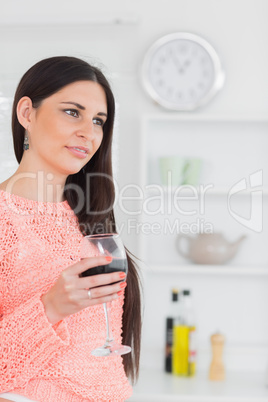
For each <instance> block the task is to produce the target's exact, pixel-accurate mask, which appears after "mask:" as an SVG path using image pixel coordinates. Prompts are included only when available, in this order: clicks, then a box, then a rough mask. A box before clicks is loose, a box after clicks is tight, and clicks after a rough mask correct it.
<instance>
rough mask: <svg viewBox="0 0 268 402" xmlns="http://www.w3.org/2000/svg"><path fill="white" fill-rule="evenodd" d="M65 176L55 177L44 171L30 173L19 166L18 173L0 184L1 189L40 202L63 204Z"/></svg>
mask: <svg viewBox="0 0 268 402" xmlns="http://www.w3.org/2000/svg"><path fill="white" fill-rule="evenodd" d="M65 181H66V177H65V176H60V175H58V176H55V175H54V174H53V173H51V172H46V171H44V170H37V169H35V170H34V171H30V170H29V169H24V167H23V166H21V165H20V166H19V167H18V169H17V171H16V172H15V173H14V174H13V175H12V176H11V177H9V178H8V179H7V180H6V181H4V182H3V183H1V184H0V189H1V190H4V191H7V192H8V193H11V194H15V195H18V196H20V197H24V198H27V199H30V200H33V201H39V202H61V201H63V192H64V185H65Z"/></svg>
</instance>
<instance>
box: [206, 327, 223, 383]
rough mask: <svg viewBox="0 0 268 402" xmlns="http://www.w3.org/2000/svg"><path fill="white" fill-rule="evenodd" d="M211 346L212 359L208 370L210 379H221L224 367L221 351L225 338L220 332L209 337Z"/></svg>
mask: <svg viewBox="0 0 268 402" xmlns="http://www.w3.org/2000/svg"><path fill="white" fill-rule="evenodd" d="M210 340H211V347H212V361H211V364H210V370H209V379H210V380H211V381H223V380H224V379H225V369H224V365H223V361H222V353H223V346H224V341H225V338H224V336H223V335H222V334H220V333H216V334H213V335H212V336H211V338H210Z"/></svg>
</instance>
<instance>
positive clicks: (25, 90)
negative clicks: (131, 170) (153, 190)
mask: <svg viewBox="0 0 268 402" xmlns="http://www.w3.org/2000/svg"><path fill="white" fill-rule="evenodd" d="M82 80H86V81H93V82H97V83H99V84H100V85H101V86H102V88H103V89H104V91H105V94H106V100H107V109H108V118H107V121H106V122H105V124H104V127H103V140H102V143H101V146H100V147H99V149H98V151H97V152H96V153H95V154H94V156H93V157H92V158H91V160H90V161H89V162H88V163H87V164H86V165H85V166H84V168H83V169H81V170H80V171H79V172H78V173H76V174H72V175H69V176H68V177H67V180H66V183H65V189H64V198H65V199H66V200H67V201H68V203H69V205H70V206H71V208H72V209H73V210H74V212H75V214H76V216H77V218H78V222H79V226H80V230H81V232H82V233H83V234H84V235H86V234H93V233H104V232H106V233H107V232H115V231H116V224H115V218H114V213H113V203H114V199H115V190H114V184H113V180H112V157H111V148H112V134H113V125H114V115H115V101H114V96H113V93H112V90H111V88H110V85H109V83H108V81H107V79H106V78H105V76H104V75H103V73H102V72H101V71H100V70H99V69H98V68H96V67H95V66H92V65H90V64H88V63H87V62H86V61H84V60H81V59H78V58H76V57H68V56H59V57H50V58H47V59H44V60H41V61H39V62H38V63H36V64H35V65H34V66H32V67H31V68H30V69H29V70H28V71H27V72H26V73H25V74H24V75H23V77H22V78H21V80H20V82H19V85H18V87H17V90H16V93H15V97H14V103H13V110H12V132H13V143H14V150H15V155H16V158H17V161H18V162H19V163H20V161H21V159H22V155H23V142H24V136H25V129H24V127H23V126H22V125H21V124H20V123H19V121H18V118H17V112H16V109H17V104H18V102H19V100H20V99H21V98H22V97H23V96H28V97H29V98H30V99H31V100H32V104H33V107H34V108H38V107H39V106H40V105H41V103H42V101H43V100H44V99H46V98H48V97H49V96H51V95H53V94H54V93H56V92H57V91H59V90H60V89H61V88H63V87H64V86H66V85H68V84H71V83H73V82H76V81H82ZM77 189H79V191H77ZM81 196H82V197H81ZM81 198H82V199H83V200H84V201H85V202H84V201H83V202H82V203H81ZM127 258H128V268H129V269H128V276H127V282H128V286H127V288H126V291H125V302H124V312H123V342H124V343H125V344H127V345H131V346H132V348H133V353H131V354H130V353H129V354H127V355H124V356H123V362H124V368H125V372H126V374H127V376H129V377H130V378H131V379H132V380H133V381H134V380H135V379H137V376H138V371H139V356H140V337H141V307H140V304H141V301H140V281H139V275H138V269H137V266H136V264H135V263H134V261H133V259H132V258H131V257H130V255H129V252H128V251H127Z"/></svg>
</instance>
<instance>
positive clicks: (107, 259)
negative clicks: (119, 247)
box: [105, 255, 113, 262]
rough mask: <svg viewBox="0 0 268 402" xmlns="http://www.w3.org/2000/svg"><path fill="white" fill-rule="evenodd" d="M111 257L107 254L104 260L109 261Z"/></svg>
mask: <svg viewBox="0 0 268 402" xmlns="http://www.w3.org/2000/svg"><path fill="white" fill-rule="evenodd" d="M112 259H113V257H110V256H109V255H107V256H106V257H105V260H106V261H109V262H111V261H112Z"/></svg>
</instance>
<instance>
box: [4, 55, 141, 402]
mask: <svg viewBox="0 0 268 402" xmlns="http://www.w3.org/2000/svg"><path fill="white" fill-rule="evenodd" d="M114 105H115V103H114V97H113V94H112V91H111V88H110V86H109V84H108V82H107V80H106V78H105V77H104V75H103V74H102V72H101V71H100V70H99V69H97V68H96V67H94V66H91V65H89V64H88V63H87V62H85V61H83V60H80V59H78V58H74V57H51V58H48V59H45V60H41V61H40V62H38V63H37V64H35V65H34V66H33V67H31V68H30V69H29V70H28V71H27V72H26V73H25V74H24V76H23V77H22V79H21V81H20V83H19V85H18V87H17V90H16V94H15V98H14V104H13V115H12V131H13V141H14V149H15V155H16V158H17V160H18V162H19V166H18V169H17V171H16V172H15V173H14V174H13V175H12V176H11V177H9V178H8V179H7V180H6V181H5V182H3V183H1V185H0V215H1V226H0V240H1V251H0V401H4V400H8V401H10V400H13V401H37V402H52V401H53V402H68V401H72V402H80V401H94V402H96V401H113V402H115V401H124V400H126V399H128V398H129V397H130V395H131V393H132V390H131V385H130V383H129V379H131V380H134V379H135V378H137V375H138V368H139V352H140V330H141V317H140V290H139V289H140V288H139V277H138V273H137V269H136V266H135V264H134V263H133V261H132V260H131V258H130V257H129V255H128V276H127V281H126V283H127V286H126V288H125V289H124V288H122V283H121V284H120V282H118V281H122V278H121V276H120V274H119V273H110V274H104V275H96V276H90V277H85V278H82V277H81V276H80V274H81V273H82V272H83V271H85V270H86V269H88V268H91V267H94V266H98V265H103V264H107V263H108V262H107V261H106V259H105V257H101V256H99V257H91V258H87V259H84V260H81V261H80V244H81V240H82V238H83V235H86V234H94V233H100V232H102V233H107V232H116V224H115V219H114V213H113V203H114V198H115V194H114V185H113V181H112V163H111V144H112V133H113V123H114V113H115V106H114ZM89 289H90V292H89V291H88V290H89ZM110 301H112V303H111V306H112V307H111V308H112V311H111V317H112V323H111V326H112V332H113V335H114V337H115V338H116V339H117V340H118V341H120V340H121V337H122V342H123V343H124V344H126V345H130V346H131V347H132V351H133V352H132V353H131V354H126V355H124V356H123V358H122V357H121V356H108V357H94V356H92V355H91V353H90V352H91V350H92V349H94V348H95V347H96V346H98V344H99V342H100V336H102V335H103V333H104V331H105V319H104V314H103V307H102V303H103V302H110Z"/></svg>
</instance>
